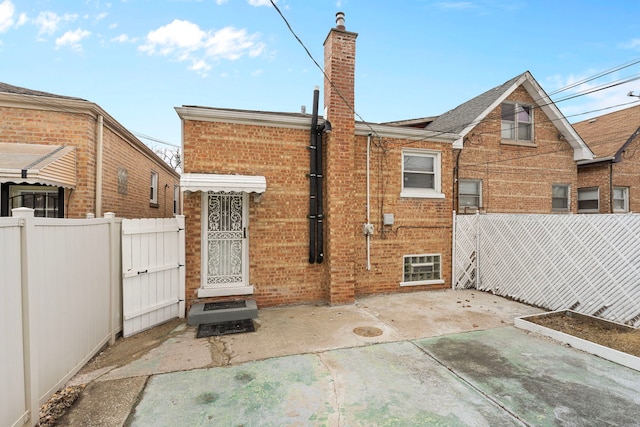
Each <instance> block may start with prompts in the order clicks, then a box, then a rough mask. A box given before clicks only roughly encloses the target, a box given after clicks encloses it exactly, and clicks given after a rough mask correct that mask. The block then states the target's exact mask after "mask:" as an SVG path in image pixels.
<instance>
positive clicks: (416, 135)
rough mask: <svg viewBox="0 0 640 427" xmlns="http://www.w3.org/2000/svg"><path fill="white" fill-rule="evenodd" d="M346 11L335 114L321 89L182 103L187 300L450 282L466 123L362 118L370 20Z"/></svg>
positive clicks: (288, 298)
mask: <svg viewBox="0 0 640 427" xmlns="http://www.w3.org/2000/svg"><path fill="white" fill-rule="evenodd" d="M337 16H338V20H337V24H338V25H337V26H336V27H335V28H332V29H331V30H330V31H329V34H328V36H327V38H326V40H325V43H324V48H325V51H324V52H325V53H324V63H325V73H326V76H327V78H326V79H325V84H324V100H323V102H324V111H325V114H326V116H325V117H318V116H317V115H316V112H317V111H318V107H317V106H316V105H317V104H316V103H317V100H318V99H319V90H318V91H314V96H313V99H314V113H313V114H311V115H309V114H298V113H275V112H264V111H245V110H230V109H220V108H209V107H202V106H183V107H178V108H176V111H177V113H178V115H179V116H180V118H181V121H182V132H183V162H184V163H183V172H184V173H183V176H182V179H181V187H182V190H183V191H184V198H183V203H184V207H183V209H184V214H185V217H186V240H187V244H186V271H187V273H186V275H187V277H186V302H187V306H188V307H189V306H191V305H193V304H194V303H202V302H209V301H215V300H225V299H226V300H230V299H236V298H243V297H247V296H250V297H251V298H253V299H255V300H256V302H257V303H258V305H261V306H274V305H280V304H292V303H302V302H307V303H309V302H328V303H330V304H345V303H352V302H353V301H354V298H355V297H356V296H358V295H365V294H375V293H390V292H407V291H412V290H424V289H438V288H445V287H450V286H451V244H452V215H451V209H452V206H453V200H452V197H453V193H452V188H453V185H452V184H453V183H452V170H453V169H452V168H453V161H454V157H453V148H454V144H455V141H456V140H458V139H459V136H458V135H455V134H450V133H442V132H432V131H429V130H425V129H413V128H398V127H395V126H388V125H380V124H371V123H364V122H356V121H355V120H354V74H355V42H356V38H357V34H356V33H353V32H349V31H347V30H346V29H345V27H344V21H343V18H344V15H342V14H338V15H337ZM329 130H331V132H329ZM310 141H311V142H310ZM316 153H317V154H319V155H316Z"/></svg>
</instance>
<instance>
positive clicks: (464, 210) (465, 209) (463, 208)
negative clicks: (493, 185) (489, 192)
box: [458, 179, 482, 213]
mask: <svg viewBox="0 0 640 427" xmlns="http://www.w3.org/2000/svg"><path fill="white" fill-rule="evenodd" d="M464 183H474V184H477V188H478V194H477V195H475V194H470V193H465V194H462V193H461V192H460V188H461V185H460V184H464ZM461 197H477V198H478V206H466V205H464V206H463V205H462V204H461ZM480 208H482V180H481V179H459V180H458V210H459V211H460V213H468V212H469V211H468V210H471V211H472V212H476V211H477V210H479V209H480Z"/></svg>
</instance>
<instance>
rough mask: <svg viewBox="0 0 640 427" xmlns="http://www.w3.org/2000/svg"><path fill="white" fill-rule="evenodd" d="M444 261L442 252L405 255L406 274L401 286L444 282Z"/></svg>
mask: <svg viewBox="0 0 640 427" xmlns="http://www.w3.org/2000/svg"><path fill="white" fill-rule="evenodd" d="M442 283H444V280H443V279H442V263H441V256H440V254H421V255H405V256H404V275H403V278H402V282H401V283H400V286H418V285H435V284H442Z"/></svg>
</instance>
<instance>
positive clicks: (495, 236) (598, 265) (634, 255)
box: [452, 214, 640, 327]
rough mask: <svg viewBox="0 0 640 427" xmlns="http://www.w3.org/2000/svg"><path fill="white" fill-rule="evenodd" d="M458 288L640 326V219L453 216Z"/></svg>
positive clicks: (629, 216)
mask: <svg viewBox="0 0 640 427" xmlns="http://www.w3.org/2000/svg"><path fill="white" fill-rule="evenodd" d="M454 223H455V226H454V244H453V260H454V261H453V271H452V274H453V277H452V282H453V285H452V286H453V288H454V289H469V288H475V289H478V290H481V291H487V292H492V293H495V294H496V295H500V296H505V297H509V298H513V299H515V300H518V301H522V302H525V303H527V304H531V305H535V306H538V307H543V308H545V309H548V310H565V309H572V310H575V311H577V312H580V313H584V314H589V315H592V316H598V317H602V318H604V319H607V320H612V321H616V322H619V323H626V324H628V325H631V326H634V327H639V326H640V215H638V214H626V215H623V214H606V215H605V214H602V215H531V214H485V215H480V214H478V215H458V216H455V215H454Z"/></svg>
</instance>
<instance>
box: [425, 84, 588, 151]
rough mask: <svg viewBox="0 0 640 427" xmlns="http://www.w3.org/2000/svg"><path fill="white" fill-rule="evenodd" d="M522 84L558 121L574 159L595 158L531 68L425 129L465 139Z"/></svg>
mask: <svg viewBox="0 0 640 427" xmlns="http://www.w3.org/2000/svg"><path fill="white" fill-rule="evenodd" d="M520 86H523V87H524V88H525V89H526V91H527V92H528V93H529V95H531V97H532V98H533V99H534V100H535V102H536V105H537V106H538V108H541V109H542V111H544V113H545V114H546V115H547V117H548V118H549V119H550V120H551V121H552V122H553V123H554V124H555V126H556V128H557V129H558V131H559V132H560V133H561V134H562V135H563V136H564V137H565V138H566V140H567V142H568V143H569V145H571V147H572V148H573V159H574V160H576V161H577V160H590V159H593V153H592V152H591V150H590V149H589V147H588V146H587V144H586V143H585V142H584V141H583V140H582V138H581V137H580V135H578V133H577V132H576V131H575V130H574V129H573V127H571V124H569V122H568V121H567V119H566V118H565V117H564V115H563V114H562V113H561V112H560V110H559V109H558V107H556V105H555V103H554V102H553V101H551V99H550V98H549V96H548V95H547V94H546V93H545V91H544V90H543V89H542V87H541V86H540V85H539V84H538V82H537V81H536V80H535V79H534V78H533V76H532V75H531V73H530V72H529V71H525V72H524V73H522V74H520V75H518V76H516V77H514V78H512V79H510V80H507V81H506V82H504V83H503V84H501V85H499V86H496V87H494V88H493V89H489V90H488V91H486V92H484V93H483V94H481V95H478V96H476V97H475V98H473V99H470V100H469V101H467V102H465V103H463V104H461V105H459V106H457V107H456V108H454V109H453V110H450V111H447V112H446V113H444V114H443V115H441V116H439V117H438V118H436V119H435V120H434V121H433V122H431V123H430V124H428V125H427V127H426V129H427V130H431V131H434V132H451V133H457V134H460V135H461V137H462V138H464V137H465V136H466V135H467V134H468V133H469V132H471V130H473V128H475V127H476V125H478V124H479V123H480V122H481V121H482V120H483V119H484V118H485V117H487V115H488V114H489V113H490V112H491V111H493V110H494V109H495V108H497V107H498V106H499V105H500V104H501V103H502V102H503V101H504V100H505V99H506V98H507V97H508V96H509V95H510V94H511V93H513V91H515V90H516V89H517V88H518V87H520Z"/></svg>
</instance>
